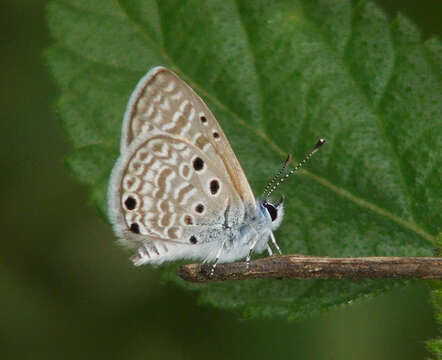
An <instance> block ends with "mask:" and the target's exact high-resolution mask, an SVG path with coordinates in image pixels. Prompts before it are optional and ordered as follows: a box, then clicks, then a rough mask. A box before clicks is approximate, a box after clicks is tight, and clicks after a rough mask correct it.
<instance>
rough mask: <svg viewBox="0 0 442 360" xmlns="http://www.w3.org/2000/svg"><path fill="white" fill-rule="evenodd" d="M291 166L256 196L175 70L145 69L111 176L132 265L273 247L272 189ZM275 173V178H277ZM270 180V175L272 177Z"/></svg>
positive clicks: (114, 207)
mask: <svg viewBox="0 0 442 360" xmlns="http://www.w3.org/2000/svg"><path fill="white" fill-rule="evenodd" d="M323 143H324V140H322V139H321V140H320V141H319V142H318V143H317V145H316V146H315V148H314V149H313V151H312V152H311V153H310V154H309V155H308V156H307V157H306V158H305V159H304V160H303V161H302V162H301V163H300V164H299V165H298V166H297V167H295V168H294V169H293V170H291V171H290V172H288V173H286V174H285V175H284V176H283V177H282V178H280V175H281V174H282V173H283V172H284V171H285V168H286V165H287V164H288V161H287V162H286V163H285V164H284V166H283V168H282V169H281V170H280V171H279V173H278V174H277V176H275V177H274V178H273V180H272V182H271V183H270V184H269V185H268V186H267V187H266V190H265V193H264V197H263V199H262V200H259V199H255V197H254V195H253V192H252V190H251V188H250V185H249V183H248V181H247V178H246V176H245V174H244V171H243V170H242V168H241V165H240V164H239V162H238V160H237V158H236V156H235V154H234V152H233V150H232V148H231V146H230V144H229V142H228V141H227V138H226V136H225V134H224V132H223V131H222V129H221V127H220V126H219V124H218V122H217V121H216V119H215V117H214V116H213V114H212V113H211V111H210V110H209V108H208V107H207V106H206V105H205V104H204V102H203V101H202V100H201V98H200V97H199V96H198V95H197V94H196V93H195V92H194V91H193V90H192V89H191V88H190V87H189V86H188V85H186V84H185V83H184V82H183V81H182V80H180V79H179V78H178V76H176V75H175V74H174V73H173V72H171V71H170V70H168V69H166V68H164V67H155V68H153V69H151V70H150V71H149V72H148V73H147V75H146V76H144V77H143V78H142V79H141V80H140V81H139V83H138V85H137V87H136V88H135V91H134V92H133V93H132V95H131V97H130V100H129V103H128V106H127V109H126V113H125V115H124V120H123V129H122V136H121V146H120V157H119V159H118V161H117V162H116V164H115V166H114V169H113V171H112V174H111V178H110V182H109V190H108V211H109V217H110V220H111V222H112V224H113V228H114V231H115V233H116V235H117V236H118V237H119V239H120V241H121V242H122V243H123V244H124V245H126V246H128V247H130V248H134V249H136V250H135V254H134V255H133V256H132V257H131V260H132V261H133V263H134V264H135V265H143V264H161V263H162V262H164V261H171V260H177V259H203V260H204V261H209V262H212V263H213V267H212V270H214V268H215V266H216V263H217V262H231V261H235V260H238V259H242V258H244V257H247V261H249V259H250V255H251V253H252V251H255V252H258V253H260V252H262V251H264V250H265V249H267V250H268V253H269V255H272V253H273V252H272V250H271V247H270V246H269V239H271V241H272V243H273V245H274V246H275V248H276V249H277V250H278V252H279V253H280V252H281V251H280V249H279V246H278V244H277V243H276V240H275V237H274V235H273V231H274V230H275V229H277V228H278V226H279V225H280V223H281V221H282V218H283V214H284V206H283V202H282V201H279V202H274V201H272V200H270V199H269V195H270V193H271V192H272V191H273V190H274V189H275V188H276V187H277V186H278V185H279V184H280V183H281V182H282V181H284V179H285V178H287V177H288V176H289V175H290V174H292V173H293V172H294V171H296V170H297V169H298V168H299V167H301V166H302V165H303V164H304V163H305V161H307V159H308V158H310V156H311V155H312V154H313V153H314V152H316V150H317V149H318V148H319V146H320V145H322V144H323ZM277 180H279V181H277ZM275 182H276V183H275Z"/></svg>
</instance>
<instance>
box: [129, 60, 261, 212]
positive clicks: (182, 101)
mask: <svg viewBox="0 0 442 360" xmlns="http://www.w3.org/2000/svg"><path fill="white" fill-rule="evenodd" d="M154 130H160V131H163V132H165V133H168V134H171V135H173V136H177V137H180V138H182V139H184V140H186V141H187V142H189V143H191V144H192V145H194V146H195V147H197V148H198V149H200V150H201V151H203V152H204V153H205V154H207V156H208V157H210V159H211V160H212V162H213V163H214V164H215V165H216V167H217V168H219V169H225V172H226V175H227V176H228V178H229V181H230V183H231V184H233V187H234V188H235V190H236V193H237V194H238V196H239V197H240V198H241V200H242V202H243V203H245V204H246V205H247V207H248V208H249V210H250V211H253V210H254V209H255V208H256V201H255V197H254V195H253V192H252V189H251V188H250V185H249V182H248V181H247V178H246V176H245V174H244V171H243V169H242V168H241V165H240V164H239V161H238V159H237V158H236V156H235V153H234V152H233V150H232V148H231V146H230V144H229V142H228V140H227V137H226V135H225V134H224V132H223V131H222V129H221V127H220V126H219V124H218V122H217V120H216V119H215V116H214V115H213V114H212V112H211V111H210V110H209V108H208V107H207V106H206V104H205V103H204V102H203V100H202V99H201V98H200V97H199V96H198V95H197V94H196V93H195V92H194V91H193V90H192V89H191V88H190V87H189V86H188V85H187V84H186V83H184V82H183V81H182V80H181V79H180V78H179V77H178V76H177V75H175V74H174V73H173V72H172V71H170V70H168V69H166V68H164V67H155V68H153V69H152V70H150V71H149V72H148V73H147V75H146V76H144V77H143V78H142V79H141V80H140V81H139V83H138V85H137V87H136V88H135V91H134V92H133V94H132V96H131V98H130V100H129V103H128V106H127V109H126V113H125V116H124V121H123V131H122V138H121V153H122V154H123V153H124V152H125V151H126V150H127V148H128V147H129V146H130V144H131V143H132V142H133V140H134V139H136V138H137V137H138V136H139V135H140V134H151V133H152V132H153V131H154ZM223 171H224V170H223Z"/></svg>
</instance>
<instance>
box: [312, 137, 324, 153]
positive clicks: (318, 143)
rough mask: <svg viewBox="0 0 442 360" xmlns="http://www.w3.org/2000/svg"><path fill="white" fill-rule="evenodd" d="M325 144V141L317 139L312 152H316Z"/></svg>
mask: <svg viewBox="0 0 442 360" xmlns="http://www.w3.org/2000/svg"><path fill="white" fill-rule="evenodd" d="M324 144H325V139H322V138H321V139H319V140H318V142H317V143H316V145H315V147H314V148H313V150H318V149H319V148H320V147H321V146H322V145H324Z"/></svg>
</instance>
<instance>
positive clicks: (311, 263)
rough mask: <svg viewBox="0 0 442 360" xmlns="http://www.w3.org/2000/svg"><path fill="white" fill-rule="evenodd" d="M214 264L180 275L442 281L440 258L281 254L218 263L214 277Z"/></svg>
mask: <svg viewBox="0 0 442 360" xmlns="http://www.w3.org/2000/svg"><path fill="white" fill-rule="evenodd" d="M210 269H211V266H210V265H201V264H189V265H184V266H181V267H180V268H179V269H178V270H177V274H178V275H179V276H180V277H181V278H183V279H184V280H187V281H191V282H209V281H223V280H246V279H264V278H277V279H332V278H333V279H341V278H348V279H353V280H358V279H375V278H384V279H387V278H390V279H399V278H401V279H406V278H408V279H411V278H415V279H442V258H440V257H355V258H350V257H348V258H331V257H318V256H306V255H281V256H272V257H267V258H263V259H258V260H254V261H250V266H249V267H247V264H246V263H245V262H235V263H226V264H218V266H217V267H216V269H215V272H214V274H213V276H210Z"/></svg>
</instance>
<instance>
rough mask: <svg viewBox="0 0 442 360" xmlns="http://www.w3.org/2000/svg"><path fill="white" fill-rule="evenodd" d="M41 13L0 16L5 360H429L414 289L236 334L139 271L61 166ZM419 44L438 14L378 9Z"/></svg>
mask: <svg viewBox="0 0 442 360" xmlns="http://www.w3.org/2000/svg"><path fill="white" fill-rule="evenodd" d="M46 3H47V2H46V1H43V0H32V1H31V0H20V1H14V0H6V1H5V0H3V1H2V2H1V5H0V7H1V11H0V26H1V57H0V61H1V63H2V64H1V68H0V69H1V70H0V72H1V79H2V81H1V95H2V96H1V100H0V101H1V108H2V109H4V110H5V112H3V113H2V120H1V123H0V126H1V130H2V131H1V138H2V141H1V146H2V148H1V152H0V153H1V158H2V161H1V165H2V176H1V178H0V179H1V180H0V181H1V182H2V187H1V189H2V193H1V194H2V195H1V196H2V207H1V215H0V219H1V222H2V228H3V229H5V230H6V231H5V233H3V235H2V236H1V239H2V241H1V244H2V250H1V252H0V256H1V262H0V284H1V285H0V357H1V358H2V359H50V358H57V359H60V358H63V359H71V358H72V359H77V358H81V357H82V358H97V359H100V358H106V359H109V358H115V359H146V358H149V359H159V358H161V359H200V358H201V359H207V358H210V359H223V358H225V357H226V356H228V357H229V358H230V359H247V358H254V359H264V358H272V359H286V358H294V359H404V360H407V359H413V360H414V359H424V358H426V357H428V356H429V354H428V353H427V351H426V349H425V340H427V339H430V338H434V337H436V336H438V329H437V326H436V324H435V321H434V319H433V314H432V308H431V305H430V304H429V302H428V291H427V288H426V286H425V284H423V283H411V284H410V286H409V287H408V288H406V289H395V290H393V291H391V292H389V293H388V294H383V295H381V296H379V297H378V298H376V299H367V300H362V301H358V302H357V303H356V304H353V305H351V306H348V307H346V308H342V309H335V310H333V311H331V312H330V313H328V314H324V315H322V316H320V317H319V316H318V317H316V318H314V319H311V320H308V321H303V322H298V323H287V322H284V321H255V320H254V321H250V320H247V321H244V320H240V319H239V316H238V314H234V313H228V312H223V311H219V310H215V309H211V308H208V307H206V306H200V305H198V303H197V296H196V294H194V293H189V292H186V291H184V290H183V289H181V288H177V287H176V286H174V285H172V284H167V283H165V282H164V281H163V280H162V279H161V272H160V271H158V270H155V269H152V268H148V267H144V268H141V269H136V268H134V267H133V266H132V265H131V264H130V263H129V261H128V260H127V253H125V252H124V251H122V250H121V249H119V248H118V247H117V246H116V244H115V243H114V236H113V234H112V232H111V229H110V226H108V225H107V224H106V223H105V222H104V221H103V220H102V219H100V218H99V216H98V215H97V213H96V211H95V210H94V209H93V208H92V207H91V206H90V204H89V201H88V195H87V189H86V188H85V187H83V186H80V185H79V184H77V183H76V182H75V180H74V179H73V177H72V176H71V175H70V174H69V172H68V171H67V170H66V168H65V167H64V164H63V158H64V157H65V156H66V154H68V152H69V144H67V142H66V140H65V138H64V136H63V132H62V130H61V127H60V125H59V123H58V121H57V116H56V113H55V101H56V97H57V90H56V89H55V87H54V85H53V82H52V80H51V77H50V75H49V74H48V71H47V69H46V68H45V65H44V60H43V57H42V51H43V50H44V49H45V48H46V47H47V46H48V45H49V44H50V41H51V40H50V36H49V34H48V31H47V27H46V24H45V17H44V16H45V14H44V12H45V6H46ZM377 3H378V4H379V5H381V6H382V7H383V8H384V9H386V10H387V11H388V12H389V13H390V14H395V13H396V12H397V11H401V12H403V13H404V14H406V15H407V16H408V17H410V18H411V19H412V20H413V21H414V22H415V23H417V24H418V25H419V27H420V28H421V29H422V31H423V33H424V35H425V38H428V37H430V36H433V35H439V36H440V34H441V30H442V27H441V23H440V18H441V15H442V2H441V1H420V2H415V1H397V0H395V1H377Z"/></svg>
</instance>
